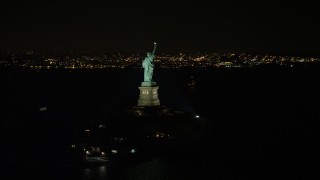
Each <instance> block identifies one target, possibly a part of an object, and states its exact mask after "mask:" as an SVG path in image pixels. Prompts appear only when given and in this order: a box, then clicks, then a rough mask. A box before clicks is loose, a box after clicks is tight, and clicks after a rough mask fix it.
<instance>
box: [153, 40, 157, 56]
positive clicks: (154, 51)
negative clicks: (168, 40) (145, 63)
mask: <svg viewBox="0 0 320 180" xmlns="http://www.w3.org/2000/svg"><path fill="white" fill-rule="evenodd" d="M156 49H157V43H156V42H154V43H153V51H152V54H153V55H154V54H155V53H156Z"/></svg>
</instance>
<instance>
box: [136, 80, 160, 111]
mask: <svg viewBox="0 0 320 180" xmlns="http://www.w3.org/2000/svg"><path fill="white" fill-rule="evenodd" d="M154 84H155V83H154ZM143 85H144V84H142V86H140V87H139V89H140V98H139V100H138V106H160V100H159V97H158V89H159V87H158V86H143Z"/></svg>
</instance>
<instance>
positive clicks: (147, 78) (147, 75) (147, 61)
mask: <svg viewBox="0 0 320 180" xmlns="http://www.w3.org/2000/svg"><path fill="white" fill-rule="evenodd" d="M156 47H157V43H155V42H154V47H153V51H152V53H151V52H148V53H147V57H145V58H144V60H143V62H142V67H143V68H144V82H147V83H150V84H151V82H152V76H153V68H154V64H153V59H154V54H155V52H156Z"/></svg>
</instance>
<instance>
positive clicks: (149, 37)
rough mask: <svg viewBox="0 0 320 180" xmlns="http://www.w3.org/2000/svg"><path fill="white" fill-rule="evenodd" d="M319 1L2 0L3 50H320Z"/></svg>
mask: <svg viewBox="0 0 320 180" xmlns="http://www.w3.org/2000/svg"><path fill="white" fill-rule="evenodd" d="M317 8H318V7H317V6H316V5H315V4H312V3H307V2H305V1H300V3H290V4H284V3H279V2H278V3H276V2H274V3H272V2H270V1H269V2H268V3H263V2H251V1H241V2H237V3H235V2H224V3H221V2H220V3H213V2H210V3H200V2H199V1H196V2H193V3H189V2H179V3H178V2H174V3H173V2H171V3H164V2H163V1H150V2H148V3H147V2H145V3H137V2H130V3H114V2H113V3H110V2H109V1H102V0H101V1H86V2H76V1H74V2H70V1H68V3H66V2H60V3H59V2H52V3H49V2H47V1H42V3H39V2H38V3H35V2H32V1H25V2H23V3H21V2H16V3H12V2H9V1H8V2H4V1H1V2H0V23H1V26H0V51H25V50H40V51H78V52H84V51H104V52H139V51H145V50H146V49H151V48H152V42H153V41H156V42H158V44H159V49H158V50H159V51H160V52H199V51H200V52H207V51H211V52H259V53H260V52H263V53H301V54H303V53H305V54H320V41H319V40H320V25H319V22H320V21H319V20H320V18H319V17H320V15H318V14H319V12H318V9H317Z"/></svg>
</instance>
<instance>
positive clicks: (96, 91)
mask: <svg viewBox="0 0 320 180" xmlns="http://www.w3.org/2000/svg"><path fill="white" fill-rule="evenodd" d="M0 74H1V77H0V80H1V102H0V104H1V111H0V112H1V122H0V125H1V129H2V130H1V132H0V135H1V137H0V140H1V150H0V152H1V157H0V160H1V167H0V172H1V173H0V176H2V177H3V178H1V179H26V178H29V177H31V178H33V179H274V178H281V179H306V178H308V177H309V176H311V175H312V174H313V172H314V169H315V167H314V166H313V165H312V164H313V162H314V161H315V155H316V150H315V149H316V148H315V147H316V144H317V141H316V138H315V131H316V127H317V126H316V124H317V121H318V120H319V112H320V111H319V107H320V106H319V104H320V95H319V92H320V89H319V86H318V85H319V82H320V81H319V80H320V71H319V67H304V68H278V67H267V68H257V69H226V70H222V69H220V70H219V69H217V70H210V71H201V70H182V71H169V70H161V69H160V70H159V69H158V70H157V71H156V72H155V75H154V79H155V80H156V81H157V83H158V85H159V86H160V89H159V98H160V101H161V104H162V105H166V106H169V107H175V108H178V109H182V110H185V111H188V112H193V113H195V114H199V115H200V116H202V117H206V118H208V119H209V120H210V121H211V123H210V127H208V128H209V129H210V134H209V137H208V140H207V141H205V142H204V143H203V144H202V147H201V148H200V149H198V150H197V151H189V150H187V149H186V150H185V151H181V152H178V153H177V152H175V153H166V154H160V155H159V156H156V157H152V158H151V159H148V160H145V161H139V162H136V163H129V162H126V161H124V162H122V163H119V164H118V165H117V166H109V165H103V166H92V167H90V166H80V167H79V166H72V165H65V164H63V163H61V164H59V159H64V158H68V157H63V156H60V154H59V153H58V152H59V151H60V149H59V147H63V146H68V145H69V143H70V142H72V140H73V138H74V136H75V133H74V132H73V131H71V130H70V129H72V127H73V126H77V125H78V124H81V123H87V122H90V121H94V120H95V119H99V118H101V117H104V118H105V117H108V114H109V113H112V112H114V111H115V110H118V109H122V108H128V107H131V106H134V105H136V103H137V100H138V94H139V91H138V86H139V84H140V82H141V80H142V71H141V70H112V71H111V70H87V71H83V70H79V71H77V70H73V71H71V72H69V71H67V70H57V71H41V72H36V71H25V70H2V71H1V73H0ZM191 75H193V76H194V78H195V80H196V86H195V87H188V86H187V83H188V81H189V79H190V76H191ZM44 106H45V107H47V109H48V113H47V114H45V115H42V114H41V115H39V112H38V111H39V108H40V107H44ZM48 116H49V117H48ZM55 152H57V153H56V154H55ZM27 157H35V158H31V160H30V158H27ZM26 159H27V160H26ZM52 159H55V161H53V160H52Z"/></svg>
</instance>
